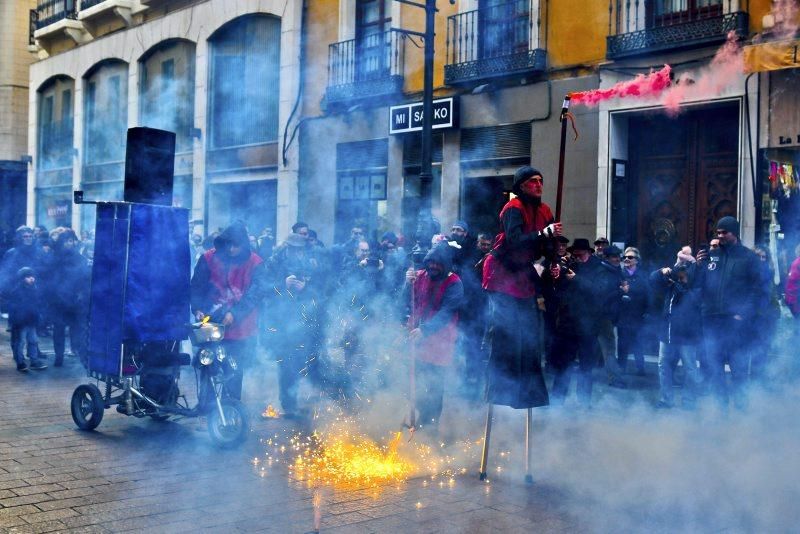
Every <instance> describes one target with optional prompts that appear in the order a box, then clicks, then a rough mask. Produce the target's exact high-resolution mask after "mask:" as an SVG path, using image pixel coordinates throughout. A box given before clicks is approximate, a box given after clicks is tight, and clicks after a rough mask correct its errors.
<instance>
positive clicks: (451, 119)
mask: <svg viewBox="0 0 800 534" xmlns="http://www.w3.org/2000/svg"><path fill="white" fill-rule="evenodd" d="M432 127H433V129H434V130H438V129H444V128H457V127H458V100H457V99H455V98H453V97H449V98H440V99H438V100H434V101H433V124H432ZM419 131H422V102H414V103H413V104H403V105H401V106H392V107H391V108H389V133H390V134H401V133H408V132H419Z"/></svg>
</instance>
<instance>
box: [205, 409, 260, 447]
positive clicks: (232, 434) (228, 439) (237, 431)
mask: <svg viewBox="0 0 800 534" xmlns="http://www.w3.org/2000/svg"><path fill="white" fill-rule="evenodd" d="M222 411H223V412H224V413H225V422H226V423H227V424H226V425H223V424H222V419H221V418H220V416H219V409H218V408H217V407H216V406H214V407H213V408H212V409H211V411H210V412H209V413H208V433H209V435H210V436H211V441H213V442H214V444H215V445H216V446H217V447H220V448H223V449H229V448H232V447H235V446H237V445H239V444H240V443H242V442H243V441H244V440H245V438H246V437H247V433H248V432H249V431H250V422H249V421H248V417H247V411H246V410H245V408H244V405H243V404H242V403H241V402H239V401H238V400H235V399H222Z"/></svg>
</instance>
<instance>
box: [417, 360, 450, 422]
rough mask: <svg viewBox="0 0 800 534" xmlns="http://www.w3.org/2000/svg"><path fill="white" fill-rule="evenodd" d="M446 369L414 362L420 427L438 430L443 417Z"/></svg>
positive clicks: (418, 361)
mask: <svg viewBox="0 0 800 534" xmlns="http://www.w3.org/2000/svg"><path fill="white" fill-rule="evenodd" d="M445 369H446V367H443V366H441V365H433V364H430V363H426V362H422V361H420V360H417V361H416V362H414V380H415V381H416V384H415V387H416V395H417V410H419V420H418V421H417V422H418V424H419V425H420V426H422V427H423V428H424V427H430V428H432V429H436V428H437V427H438V426H439V419H440V418H441V416H442V404H443V398H444V373H445Z"/></svg>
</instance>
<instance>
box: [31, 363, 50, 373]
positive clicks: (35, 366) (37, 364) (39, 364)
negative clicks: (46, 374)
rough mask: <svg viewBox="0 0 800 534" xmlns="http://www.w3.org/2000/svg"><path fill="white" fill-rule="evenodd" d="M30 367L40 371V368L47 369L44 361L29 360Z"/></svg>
mask: <svg viewBox="0 0 800 534" xmlns="http://www.w3.org/2000/svg"><path fill="white" fill-rule="evenodd" d="M31 369H33V370H34V371H41V370H42V369H47V364H46V363H44V362H31Z"/></svg>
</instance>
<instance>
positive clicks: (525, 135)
mask: <svg viewBox="0 0 800 534" xmlns="http://www.w3.org/2000/svg"><path fill="white" fill-rule="evenodd" d="M530 156H531V125H530V123H529V122H517V123H513V124H501V125H499V126H481V127H478V128H465V129H464V130H462V131H461V161H462V162H481V161H487V160H508V161H518V162H522V163H524V162H525V161H529V160H530Z"/></svg>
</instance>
